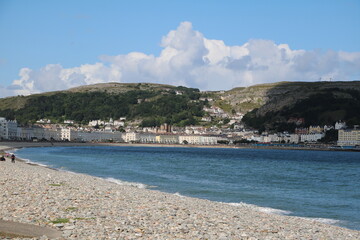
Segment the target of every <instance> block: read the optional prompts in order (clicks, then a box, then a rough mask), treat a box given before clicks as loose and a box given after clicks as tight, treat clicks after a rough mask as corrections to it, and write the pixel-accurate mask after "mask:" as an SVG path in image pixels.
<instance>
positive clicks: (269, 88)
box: [0, 81, 360, 131]
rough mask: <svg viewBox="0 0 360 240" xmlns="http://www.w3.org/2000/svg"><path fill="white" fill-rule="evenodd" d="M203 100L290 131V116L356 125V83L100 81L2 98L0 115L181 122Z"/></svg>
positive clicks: (196, 114)
mask: <svg viewBox="0 0 360 240" xmlns="http://www.w3.org/2000/svg"><path fill="white" fill-rule="evenodd" d="M200 97H203V98H207V99H209V100H210V101H207V100H206V101H200V100H199V98H200ZM204 105H212V106H217V107H220V108H222V109H223V110H224V111H225V112H227V113H228V114H230V115H232V114H235V113H242V114H245V116H244V118H243V121H244V122H245V123H246V124H247V125H248V126H250V127H253V128H256V129H260V130H265V129H274V130H279V131H281V130H293V129H294V128H295V125H294V124H293V123H288V120H289V119H290V118H304V119H305V124H304V126H309V125H314V124H316V125H317V124H320V125H324V124H334V122H335V121H338V120H344V121H346V122H347V123H348V124H349V125H355V124H360V82H359V81H352V82H350V81H347V82H279V83H272V84H260V85H255V86H250V87H246V88H245V87H242V88H234V89H231V90H229V91H213V92H200V91H199V90H198V89H193V88H186V87H175V86H171V85H162V84H150V83H132V84H126V83H103V84H95V85H88V86H81V87H77V88H72V89H69V90H66V91H57V92H49V93H43V94H34V95H30V96H18V97H9V98H3V99H0V116H3V117H6V118H8V119H17V120H18V121H19V122H20V123H22V124H26V123H28V122H35V121H36V120H39V119H41V118H48V119H51V120H52V121H53V122H62V121H63V120H65V119H71V120H75V121H76V122H78V123H83V124H85V123H87V122H88V121H89V120H94V119H108V118H110V117H111V118H113V119H117V118H119V117H127V119H129V120H134V121H137V122H139V121H140V122H142V125H143V126H158V125H160V124H162V123H169V124H173V125H177V126H186V125H191V124H198V120H199V119H200V118H201V117H202V116H203V115H204V114H205V113H204V112H203V111H202V109H203V107H204Z"/></svg>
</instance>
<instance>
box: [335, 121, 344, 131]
mask: <svg viewBox="0 0 360 240" xmlns="http://www.w3.org/2000/svg"><path fill="white" fill-rule="evenodd" d="M345 128H346V122H342V121H339V122H336V123H335V130H340V129H345Z"/></svg>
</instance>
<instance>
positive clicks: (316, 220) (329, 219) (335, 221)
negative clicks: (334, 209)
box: [301, 217, 344, 225]
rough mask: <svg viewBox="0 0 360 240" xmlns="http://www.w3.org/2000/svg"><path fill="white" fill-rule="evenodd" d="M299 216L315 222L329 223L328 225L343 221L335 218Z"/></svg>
mask: <svg viewBox="0 0 360 240" xmlns="http://www.w3.org/2000/svg"><path fill="white" fill-rule="evenodd" d="M301 218H303V219H307V220H311V221H315V222H320V223H325V224H330V225H338V224H340V223H343V222H344V221H341V220H336V219H331V218H308V217H301Z"/></svg>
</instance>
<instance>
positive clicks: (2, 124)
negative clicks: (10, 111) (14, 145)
mask: <svg viewBox="0 0 360 240" xmlns="http://www.w3.org/2000/svg"><path fill="white" fill-rule="evenodd" d="M17 136H18V135H17V122H16V120H14V121H12V120H6V119H5V118H3V117H0V139H6V140H15V139H17Z"/></svg>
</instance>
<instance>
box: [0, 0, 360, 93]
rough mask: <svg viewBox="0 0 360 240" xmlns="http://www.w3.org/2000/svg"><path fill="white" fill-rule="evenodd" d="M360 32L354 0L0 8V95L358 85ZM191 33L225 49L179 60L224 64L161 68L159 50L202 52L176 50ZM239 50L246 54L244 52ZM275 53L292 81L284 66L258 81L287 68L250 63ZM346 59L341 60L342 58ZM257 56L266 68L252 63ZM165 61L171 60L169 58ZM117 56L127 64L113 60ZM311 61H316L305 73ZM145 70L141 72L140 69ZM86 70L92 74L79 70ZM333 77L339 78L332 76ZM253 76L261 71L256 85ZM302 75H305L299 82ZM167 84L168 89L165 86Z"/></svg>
mask: <svg viewBox="0 0 360 240" xmlns="http://www.w3.org/2000/svg"><path fill="white" fill-rule="evenodd" d="M182 23H189V24H188V25H186V24H185V25H186V26H185V25H184V24H183V25H181V24H182ZM181 26H183V28H182V29H183V31H180V30H181ZM359 26H360V1H359V0H337V1H334V0H327V1H322V0H313V1H308V0H302V1H297V0H294V1H286V0H282V1H281V0H272V1H267V0H262V1H260V0H252V1H250V0H248V1H240V0H238V1H235V0H234V1H231V0H228V1H214V0H208V1H205V0H197V1H190V0H173V1H169V0H168V1H165V0H153V1H150V0H132V1H120V0H119V1H110V0H105V1H90V0H87V1H82V0H76V1H69V0H61V1H58V0H52V1H44V0H22V1H20V0H0V34H1V37H0V88H1V90H0V93H1V94H2V95H14V94H19V93H24V94H27V93H33V92H42V91H48V90H58V89H62V88H67V87H72V86H76V85H81V84H89V83H95V82H107V81H119V82H137V81H148V82H159V83H169V84H175V85H176V84H181V85H187V86H190V87H199V88H201V89H203V90H215V89H217V88H220V87H221V85H219V84H215V82H216V81H217V80H216V79H209V76H207V74H210V73H211V72H213V73H214V72H216V73H215V75H216V76H217V77H219V78H226V79H230V80H229V81H228V84H227V85H224V88H225V89H229V88H231V87H236V86H241V85H251V84H257V83H263V82H272V81H281V80H287V79H288V80H294V81H295V80H304V81H314V80H318V79H320V78H322V79H326V78H330V77H333V78H335V79H336V80H355V79H360V75H359V74H360V73H359V72H360V71H359V67H360V64H359V61H360V60H359V59H360V57H359V52H360V30H359V29H360V28H359ZM171 31H178V33H179V34H177V35H176V36H178V37H179V36H180V32H181V33H182V34H183V35H182V36H185V35H186V36H187V37H179V38H178V39H177V40H174V41H172V43H170V42H168V43H164V41H163V40H164V38H166V37H168V38H169V37H170V36H169V34H170V32H171ZM196 33H199V34H200V35H199V36H197V37H198V38H196V39H198V40H199V41H200V42H201V41H206V40H204V39H207V40H221V41H223V45H224V46H222V47H221V50H219V49H218V48H217V47H216V46H215V45H216V44H215V42H214V44H210V43H208V44H207V45H206V46H205V48H206V49H204V51H203V52H194V51H192V50H191V51H190V52H189V53H188V54H187V55H186V57H189V58H186V57H184V56H183V55H181V59H182V60H183V61H195V62H197V61H198V60H199V59H203V60H204V59H205V58H206V56H207V54H208V53H209V52H212V53H213V54H220V53H219V51H220V52H221V51H222V52H224V51H227V55H226V54H222V53H221V54H220V55H221V56H223V58H222V59H220V60H219V57H217V58H216V60H214V59H213V60H209V61H207V60H206V61H205V60H204V61H205V63H203V65H199V66H198V65H196V64H195V65H196V66H197V68H196V69H195V68H190V67H189V66H186V67H184V63H181V64H180V63H179V60H176V62H177V64H178V65H176V66H175V65H174V64H173V62H174V61H173V60H171V63H170V60H169V58H166V59H167V60H166V61H168V60H169V61H168V62H166V64H167V65H166V66H165V65H161V64H160V63H159V62H162V63H163V62H164V61H163V60H161V59H160V55H161V53H162V51H164V50H165V49H167V50H169V51H166V52H167V54H168V53H169V52H171V51H170V50H171V49H172V50H173V51H176V52H177V54H180V53H182V52H184V51H185V52H187V51H188V49H193V47H196V48H197V49H202V48H203V47H204V46H203V45H202V44H200V45H194V46H192V47H190V46H187V47H186V49H185V50H184V49H183V48H182V46H183V45H182V46H181V47H180V48H178V45H176V46H175V45H174V44H173V43H174V42H175V41H180V40H181V39H182V41H185V40H184V39H187V40H186V41H195V42H196V41H197V40H196V39H189V38H188V36H190V35H192V34H196ZM179 39H180V40H179ZM252 40H256V41H253V42H251V41H252ZM260 40H263V41H264V42H261V41H260ZM266 41H267V42H266ZM269 41H270V42H269ZM209 44H210V45H211V46H210V45H209ZM246 44H248V45H249V46H250V47H251V49H253V50H249V49H250V47H248V46H247V45H246ZM281 44H286V45H287V46H288V48H289V49H290V51H288V50H286V52H287V57H288V58H289V59H290V58H291V61H292V66H294V61H295V65H296V69H297V70H296V73H293V72H291V69H292V68H291V69H290V68H289V66H288V70H287V71H286V72H284V73H282V74H281V75H279V76H277V75H271V74H270V76H271V77H272V79H271V80H267V79H264V76H263V75H268V76H269V72H266V69H268V71H270V70H271V69H274V71H276V68H279V69H284V68H286V67H282V66H281V64H285V63H279V64H278V65H276V66H273V65H271V64H269V63H268V62H271V61H270V59H269V58H270V57H269V56H270V55H271V54H272V53H270V52H269V53H266V54H265V55H266V56H263V57H262V56H258V55H259V54H260V53H259V54H257V55H256V54H255V53H256V51H255V50H258V49H269V48H271V47H272V46H273V45H274V46H275V47H276V49H278V50H279V49H280V50H281V51H285V50H283V49H284V48H283V47H282V46H281ZM233 46H242V47H243V48H244V49H245V48H246V49H245V50H246V51H248V52H247V54H245V53H244V54H240V55H239V53H238V54H235V55H236V56H235V55H231V54H230V53H229V51H228V50H226V49H228V47H233ZM244 49H243V50H241V51H242V52H244V51H245V50H244ZM280 50H279V51H280ZM216 51H217V52H216ZM259 51H260V50H259ZM266 51H267V50H266ZM274 51H275V50H274ZM297 51H303V52H301V53H299V52H297ZM131 52H138V53H142V54H143V55H141V56H136V57H135V58H136V59H137V60H136V61H137V62H136V68H137V69H141V73H139V72H135V70H134V71H131V72H128V70H127V69H125V68H124V66H128V67H130V65H129V64H130V63H129V61H132V60H129V58H131V59H133V56H132V55H128V54H129V53H131ZM260 52H264V50H262V51H260ZM343 52H346V53H347V55H346V56H344V54H342V53H343ZM229 54H230V55H229ZM254 54H255V55H256V56H257V57H258V58H261V59H268V60H267V61H260V60H256V56H255V55H254ZM269 54H270V55H269ZM334 54H335V55H334ZM339 54H340V55H339ZM170 55H171V56H172V57H174V56H175V55H176V54H175V55H174V54H173V53H171V54H170ZM190 55H191V56H190ZM245 55H246V56H245ZM260 55H261V54H260ZM295 55H296V56H295ZM300 55H301V60H299V58H300ZM116 56H118V58H116ZM119 56H123V57H124V58H125V57H126V56H127V57H126V60H124V59H121V60H120V58H121V57H119ZM149 57H150V58H151V57H153V58H152V59H149ZM176 57H177V59H179V58H180V57H178V55H176ZM139 58H141V60H139ZM333 58H335V59H337V60H336V63H334V61H333V60H331V59H333ZM226 59H230V60H231V61H233V62H236V64H235V63H234V64H233V62H231V64H230V62H227V63H226V64H227V65H226V66H225V65H224V64H225V63H224V61H225V60H226ZM310 59H317V60H316V62H315V63H312V64H310V65H309V64H308V61H312V60H310ZM145 60H146V61H147V63H146V64H145V65H141V64H144V61H145ZM230 60H226V61H230ZM235 60H236V61H235ZM149 61H152V63H149ZM155 62H156V66H157V67H158V68H159V69H160V68H162V67H163V68H164V69H165V68H169V69H168V71H167V72H161V73H160V72H159V71H160V70H158V71H157V72H156V73H155V72H150V71H148V72H146V73H144V72H145V70H146V69H147V68H146V66H148V65H149V64H155ZM344 62H345V63H344ZM97 63H98V64H100V65H101V66H98V65H96V64H97ZM305 63H306V64H305ZM86 64H87V65H92V66H87V68H86V69H85V68H84V69H80V68H81V66H84V65H86ZM132 64H134V63H133V61H132ZM169 64H170V65H169ZM241 64H242V65H241ZM304 64H305V65H304ZM54 65H56V66H54ZM95 65H96V66H98V67H94V66H95ZM115 65H116V67H115ZM193 65H194V64H193ZM230 65H231V66H237V67H238V68H237V69H234V68H231V67H230ZM250 65H251V66H250ZM324 65H326V67H323V66H324ZM214 66H217V68H216V69H215V67H214ZM224 66H225V67H224ZM249 66H250V67H249ZM314 66H317V68H321V69H319V72H318V74H316V70H315V69H310V68H314ZM343 66H345V67H343ZM131 67H134V65H131ZM210 67H211V69H210ZM220 67H222V69H219V68H220ZM245 67H246V68H247V69H246V70H244V68H245ZM335 67H337V69H336V71H331V70H330V69H331V68H335ZM205 68H206V69H205ZM22 69H23V71H21V70H22ZM24 69H25V70H24ZM254 69H255V70H256V69H258V70H259V69H260V70H259V71H262V74H263V75H261V74H260V72H255V70H254ZM301 69H303V72H307V73H306V74H303V75H301V74H300V73H299V72H300V70H301ZM230 70H231V71H236V72H230ZM240 70H241V72H240ZM114 71H115V72H117V73H116V74H113V75H111V77H110V75H109V74H110V73H109V72H111V74H112V73H113V72H114ZM309 71H311V72H309ZM68 72H71V73H74V74H73V75H72V77H71V79H70V77H68V78H66V77H64V74H65V75H66V74H70V73H68ZM174 72H177V75H174ZM19 74H20V75H19ZM56 74H59V76H58V75H56ZM91 74H92V75H91ZM187 74H188V75H187ZM75 75H76V76H75ZM80 75H81V76H80ZM90 75H91V76H90ZM95 75H96V77H95ZM185 75H187V76H185ZM212 75H214V74H212ZM50 78H51V79H50ZM205 78H206V79H208V80H206V79H205ZM47 79H48V81H49V82H47ZM52 79H55V80H52ZM102 79H103V80H102ZM165 79H169V80H168V82H167V81H166V80H165ZM16 80H18V81H16ZM14 81H15V82H14ZM55 81H56V82H58V81H63V84H60V85H57V86H55V87H54V88H51V87H46V86H44V85H54V84H53V83H54V82H55ZM70 82H71V83H70ZM35 85H36V87H34V86H35ZM15 90H16V91H15Z"/></svg>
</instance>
